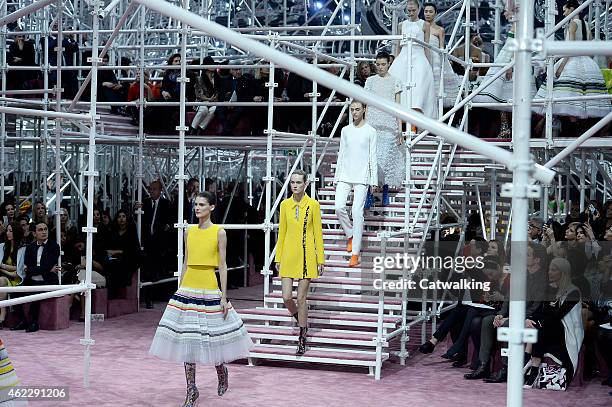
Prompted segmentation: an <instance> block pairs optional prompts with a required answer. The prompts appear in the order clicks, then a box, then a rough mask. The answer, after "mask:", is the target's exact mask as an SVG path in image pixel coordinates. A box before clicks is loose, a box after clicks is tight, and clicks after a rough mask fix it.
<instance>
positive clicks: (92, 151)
mask: <svg viewBox="0 0 612 407" xmlns="http://www.w3.org/2000/svg"><path fill="white" fill-rule="evenodd" d="M100 5H101V4H100V2H99V1H95V2H94V3H93V7H94V16H97V15H98V12H99V11H100ZM98 24H99V19H98V18H93V27H92V30H93V32H92V50H91V103H90V107H89V114H90V115H91V117H92V118H93V119H94V120H92V121H91V128H90V131H89V166H88V168H87V172H86V173H85V175H87V202H89V203H90V204H89V205H87V227H86V228H85V232H86V233H87V238H86V239H87V240H86V244H85V284H86V285H87V286H89V285H90V284H91V272H92V260H93V234H94V232H95V231H96V229H95V228H94V227H93V202H94V188H95V179H94V178H95V177H96V175H97V172H96V170H95V169H96V168H95V167H96V120H95V117H96V115H97V112H96V102H97V97H98V63H99V60H98V43H99V33H98ZM84 336H85V337H84V338H83V339H82V340H81V344H82V345H84V346H85V360H84V369H83V370H84V372H83V381H84V386H85V387H86V388H87V387H89V367H90V357H91V349H90V346H91V345H93V344H94V343H95V342H94V341H93V340H92V339H91V290H88V291H87V292H86V293H85V335H84Z"/></svg>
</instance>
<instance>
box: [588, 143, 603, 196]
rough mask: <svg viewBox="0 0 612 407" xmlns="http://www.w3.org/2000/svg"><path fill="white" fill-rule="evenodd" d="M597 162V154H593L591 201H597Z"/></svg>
mask: <svg viewBox="0 0 612 407" xmlns="http://www.w3.org/2000/svg"><path fill="white" fill-rule="evenodd" d="M596 162H597V154H591V180H590V187H591V188H590V191H589V199H591V200H596V199H597V164H596ZM602 179H603V177H602ZM604 202H605V201H604Z"/></svg>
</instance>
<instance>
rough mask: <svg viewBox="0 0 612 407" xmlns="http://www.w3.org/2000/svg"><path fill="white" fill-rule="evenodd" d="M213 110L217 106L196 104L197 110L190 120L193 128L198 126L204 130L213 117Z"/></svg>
mask: <svg viewBox="0 0 612 407" xmlns="http://www.w3.org/2000/svg"><path fill="white" fill-rule="evenodd" d="M215 110H217V106H198V112H197V113H196V115H195V117H194V118H193V121H192V122H191V127H192V128H194V129H195V128H197V127H199V128H201V129H202V130H205V129H206V126H208V124H209V123H210V121H211V120H212V119H213V117H215Z"/></svg>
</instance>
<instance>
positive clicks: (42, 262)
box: [12, 222, 61, 332]
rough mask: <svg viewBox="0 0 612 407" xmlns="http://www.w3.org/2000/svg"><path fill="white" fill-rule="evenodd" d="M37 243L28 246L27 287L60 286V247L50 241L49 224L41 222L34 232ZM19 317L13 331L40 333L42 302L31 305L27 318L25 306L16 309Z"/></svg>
mask: <svg viewBox="0 0 612 407" xmlns="http://www.w3.org/2000/svg"><path fill="white" fill-rule="evenodd" d="M34 236H35V238H36V241H35V242H33V243H30V244H29V245H28V246H26V251H25V257H24V263H25V267H26V269H25V274H26V276H25V279H24V280H23V284H22V285H25V286H28V285H30V286H32V285H56V284H58V278H57V273H58V272H60V271H61V268H60V267H59V266H58V264H57V261H58V259H59V255H60V247H59V245H58V244H57V243H55V242H53V241H50V240H48V238H49V230H48V227H47V224H46V223H44V222H39V223H37V224H36V231H35V232H34ZM31 294H33V293H25V294H23V295H31ZM15 311H16V313H17V316H18V317H19V323H18V324H17V325H15V326H14V327H13V328H12V329H13V330H20V329H25V330H26V332H36V331H38V314H39V311H40V302H38V301H35V302H32V303H30V311H29V315H28V317H26V315H25V312H24V309H23V305H21V304H19V305H17V306H16V309H15Z"/></svg>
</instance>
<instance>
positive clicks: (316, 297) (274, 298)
mask: <svg viewBox="0 0 612 407" xmlns="http://www.w3.org/2000/svg"><path fill="white" fill-rule="evenodd" d="M264 300H265V301H266V302H271V303H282V302H283V293H282V292H280V291H273V292H271V293H270V294H268V296H267V297H266V298H265V299H264ZM308 302H309V303H310V304H312V305H330V306H345V307H356V308H365V309H377V308H378V296H377V295H376V296H374V295H355V294H332V293H328V294H309V295H308ZM401 306H402V300H401V299H400V298H395V297H389V296H386V297H385V309H394V310H400V309H401Z"/></svg>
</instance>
